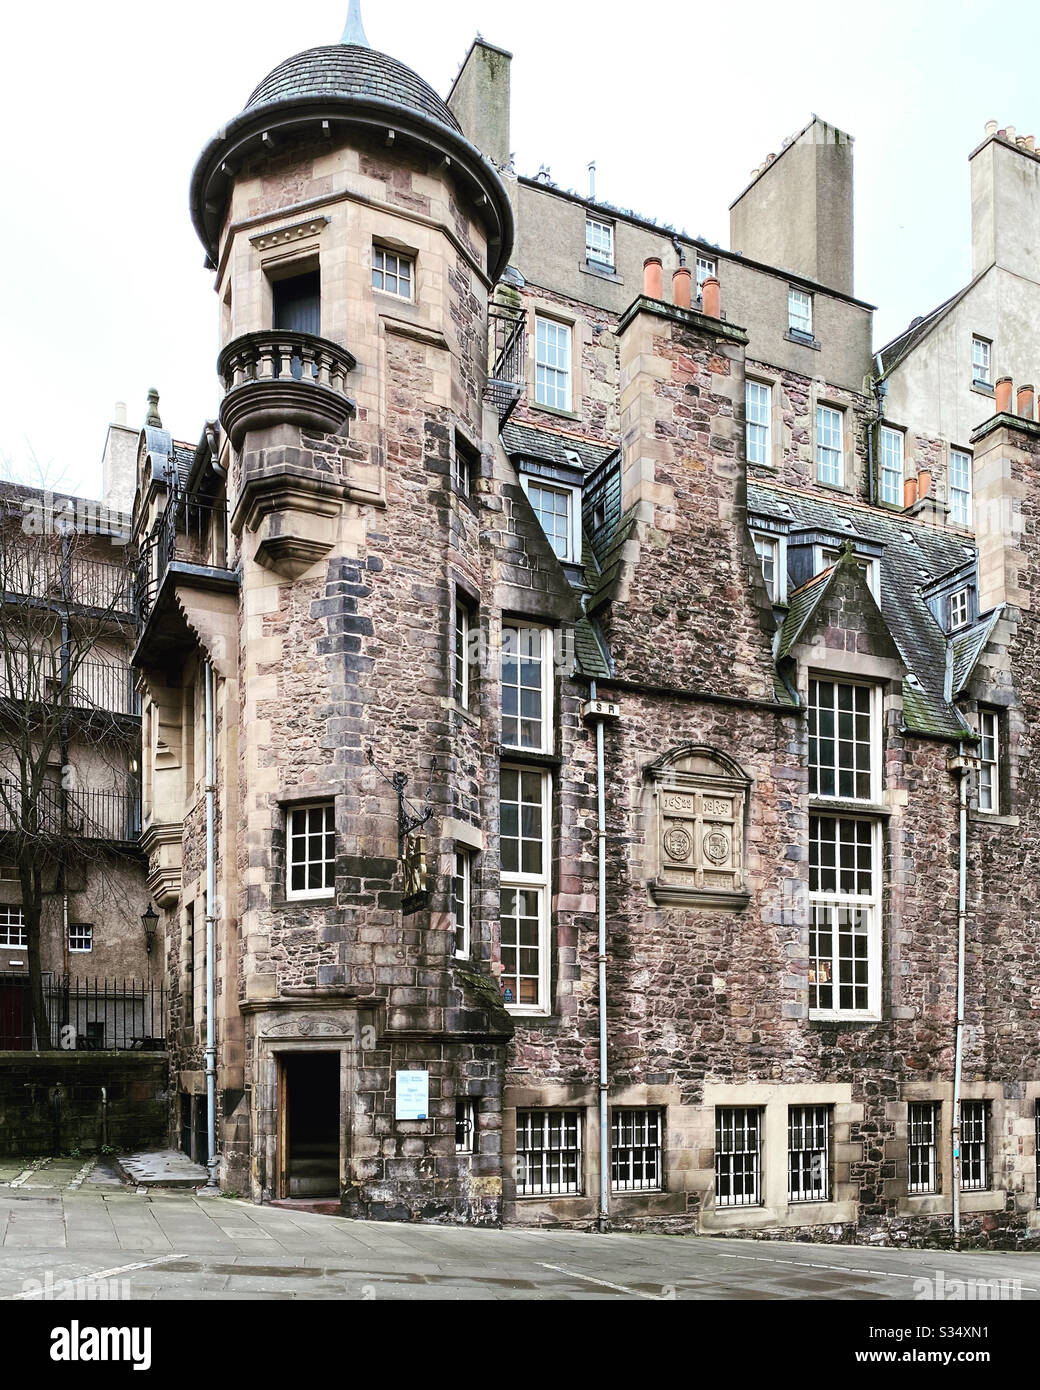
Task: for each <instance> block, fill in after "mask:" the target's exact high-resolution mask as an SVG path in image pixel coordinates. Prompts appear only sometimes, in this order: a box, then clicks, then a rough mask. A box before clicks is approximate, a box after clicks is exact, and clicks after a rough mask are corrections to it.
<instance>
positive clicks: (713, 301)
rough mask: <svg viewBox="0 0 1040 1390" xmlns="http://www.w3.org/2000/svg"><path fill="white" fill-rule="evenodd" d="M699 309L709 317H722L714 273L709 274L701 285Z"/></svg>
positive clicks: (718, 290)
mask: <svg viewBox="0 0 1040 1390" xmlns="http://www.w3.org/2000/svg"><path fill="white" fill-rule="evenodd" d="M701 310H702V312H703V313H705V314H706V315H707V316H708V318H710V319H717V318H721V317H722V299H721V291H720V288H719V282H718V280H716V278H715V276H714V275H709V276H708V278H707V280H705V282H704V284H703V285H702V286H701Z"/></svg>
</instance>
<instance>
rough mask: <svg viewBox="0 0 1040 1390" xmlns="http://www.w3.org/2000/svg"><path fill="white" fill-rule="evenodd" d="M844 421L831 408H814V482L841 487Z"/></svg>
mask: <svg viewBox="0 0 1040 1390" xmlns="http://www.w3.org/2000/svg"><path fill="white" fill-rule="evenodd" d="M844 448H845V441H844V421H843V419H842V414H841V411H840V410H835V409H834V407H833V406H829V405H818V406H817V407H816V481H817V482H820V483H827V484H829V485H830V486H831V487H842V486H843V484H844V479H845V455H844Z"/></svg>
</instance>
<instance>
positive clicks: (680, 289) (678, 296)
mask: <svg viewBox="0 0 1040 1390" xmlns="http://www.w3.org/2000/svg"><path fill="white" fill-rule="evenodd" d="M692 285H693V272H692V271H691V270H690V267H689V266H688V265H681V266H680V267H679V269H678V270H677V271H675V272H674V273H673V275H672V299H673V300H674V301H675V307H676V308H677V309H689V308H690V307H691V306H692V304H693V298H692V296H693V288H692Z"/></svg>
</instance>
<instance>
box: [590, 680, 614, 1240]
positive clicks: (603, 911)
mask: <svg viewBox="0 0 1040 1390" xmlns="http://www.w3.org/2000/svg"><path fill="white" fill-rule="evenodd" d="M589 698H590V699H592V700H595V698H596V682H595V681H591V682H590V688H589ZM596 809H597V830H596V840H597V844H598V846H599V895H598V896H599V953H598V955H597V962H598V966H599V1216H598V1219H597V1225H598V1227H599V1229H600V1231H608V1230H609V1229H610V1132H609V1130H608V1128H607V1086H608V1079H607V808H606V790H605V779H604V775H603V720H602V719H597V720H596Z"/></svg>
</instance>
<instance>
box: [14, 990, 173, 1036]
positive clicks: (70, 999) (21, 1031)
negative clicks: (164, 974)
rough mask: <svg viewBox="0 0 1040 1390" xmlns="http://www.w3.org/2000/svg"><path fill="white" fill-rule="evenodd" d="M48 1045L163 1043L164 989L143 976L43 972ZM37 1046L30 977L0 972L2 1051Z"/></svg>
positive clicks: (164, 1023)
mask: <svg viewBox="0 0 1040 1390" xmlns="http://www.w3.org/2000/svg"><path fill="white" fill-rule="evenodd" d="M43 997H44V1004H45V1006H46V1010H47V1021H48V1027H49V1031H50V1036H49V1040H48V1042H47V1044H46V1047H49V1048H50V1049H51V1050H57V1051H64V1052H83V1051H94V1052H96V1051H101V1050H106V1049H107V1050H112V1051H118V1052H132V1051H154V1050H161V1049H163V1048H165V1046H166V1022H165V1020H166V992H165V989H164V987H163V986H162V985H152V984H148V983H146V982H145V981H143V980H133V979H112V980H109V979H101V978H98V977H90V978H83V979H71V978H69V977H67V976H54V975H45V976H44V983H43ZM33 1050H38V1039H37V1037H36V1032H35V1029H34V1027H33V1011H32V1000H31V996H30V989H29V980H28V977H27V976H26V974H25V973H24V972H21V971H20V972H18V973H17V974H16V973H14V972H13V971H6V972H2V973H0V1051H7V1052H27V1051H33Z"/></svg>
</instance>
